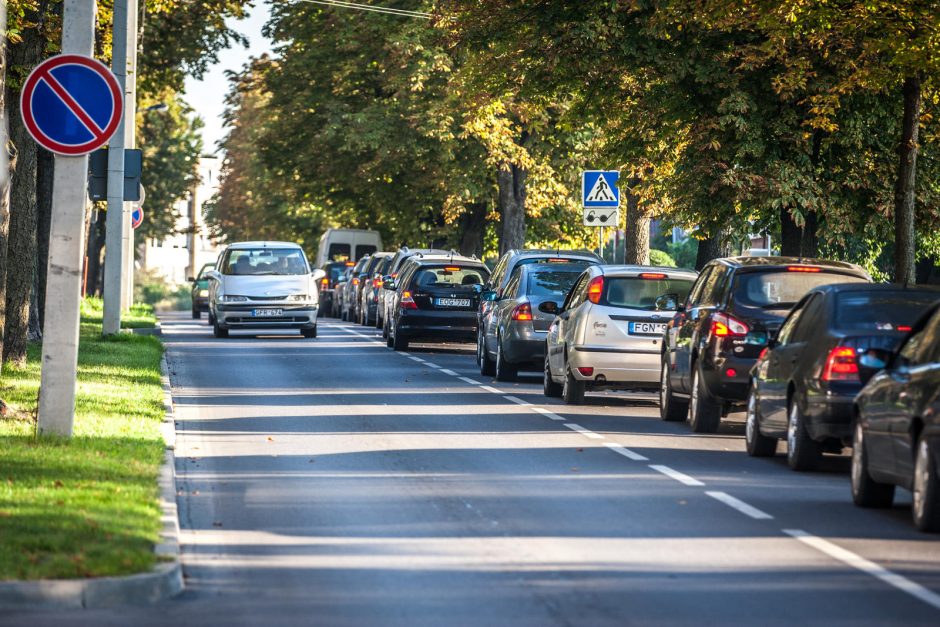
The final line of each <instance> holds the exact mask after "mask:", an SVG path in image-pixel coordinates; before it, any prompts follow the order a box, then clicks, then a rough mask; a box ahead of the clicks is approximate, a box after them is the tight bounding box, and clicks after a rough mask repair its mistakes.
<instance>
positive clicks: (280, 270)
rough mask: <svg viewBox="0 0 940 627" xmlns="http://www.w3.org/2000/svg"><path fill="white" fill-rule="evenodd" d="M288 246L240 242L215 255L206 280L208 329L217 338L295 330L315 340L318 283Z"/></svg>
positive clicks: (298, 249)
mask: <svg viewBox="0 0 940 627" xmlns="http://www.w3.org/2000/svg"><path fill="white" fill-rule="evenodd" d="M323 276H325V273H324V272H323V270H311V268H310V265H309V264H308V263H307V256H306V255H305V254H304V251H303V249H302V248H301V247H300V246H298V245H297V244H294V243H292V242H238V243H235V244H229V245H228V246H226V247H225V249H224V250H223V251H222V253H221V254H220V255H219V260H218V262H217V263H216V265H215V269H214V270H213V271H212V272H210V273H209V274H208V278H209V324H211V325H212V330H213V332H214V333H215V336H216V337H220V338H221V337H228V333H229V330H231V329H251V330H257V331H266V330H281V329H297V330H299V331H300V333H301V335H303V336H304V337H316V336H317V307H318V300H319V297H318V292H317V287H316V285H317V280H318V279H320V278H322V277H323Z"/></svg>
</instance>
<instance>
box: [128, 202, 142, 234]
mask: <svg viewBox="0 0 940 627" xmlns="http://www.w3.org/2000/svg"><path fill="white" fill-rule="evenodd" d="M143 221H144V208H143V207H141V206H140V205H134V210H133V211H131V228H132V229H136V228H137V227H138V226H140V225H141V224H142V223H143Z"/></svg>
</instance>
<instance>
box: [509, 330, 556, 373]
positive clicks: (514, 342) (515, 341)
mask: <svg viewBox="0 0 940 627" xmlns="http://www.w3.org/2000/svg"><path fill="white" fill-rule="evenodd" d="M503 333H504V336H503V354H504V356H505V357H506V361H508V362H509V363H512V364H522V363H527V362H533V363H539V364H541V363H542V362H544V361H545V338H547V337H548V331H536V330H535V329H534V328H533V327H532V323H531V322H528V323H524V322H519V323H518V324H510V325H508V326H507V327H506V328H505V329H504V330H503Z"/></svg>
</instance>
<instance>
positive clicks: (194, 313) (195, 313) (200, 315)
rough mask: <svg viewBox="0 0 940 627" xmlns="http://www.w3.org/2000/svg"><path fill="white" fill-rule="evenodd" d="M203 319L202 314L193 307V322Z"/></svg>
mask: <svg viewBox="0 0 940 627" xmlns="http://www.w3.org/2000/svg"><path fill="white" fill-rule="evenodd" d="M201 317H202V312H201V311H199V308H197V307H196V306H195V305H193V320H199V319H200V318H201Z"/></svg>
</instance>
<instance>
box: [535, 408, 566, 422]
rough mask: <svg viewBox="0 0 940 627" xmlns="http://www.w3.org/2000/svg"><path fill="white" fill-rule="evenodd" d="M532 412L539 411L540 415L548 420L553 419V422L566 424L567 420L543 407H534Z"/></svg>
mask: <svg viewBox="0 0 940 627" xmlns="http://www.w3.org/2000/svg"><path fill="white" fill-rule="evenodd" d="M532 411H537V412H538V413H540V414H542V415H543V416H545V417H546V418H551V419H552V420H557V421H559V422H564V421H565V420H567V419H566V418H562V417H561V416H559V415H558V414H556V413H554V412H551V411H548V410H547V409H543V408H542V407H533V408H532Z"/></svg>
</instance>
